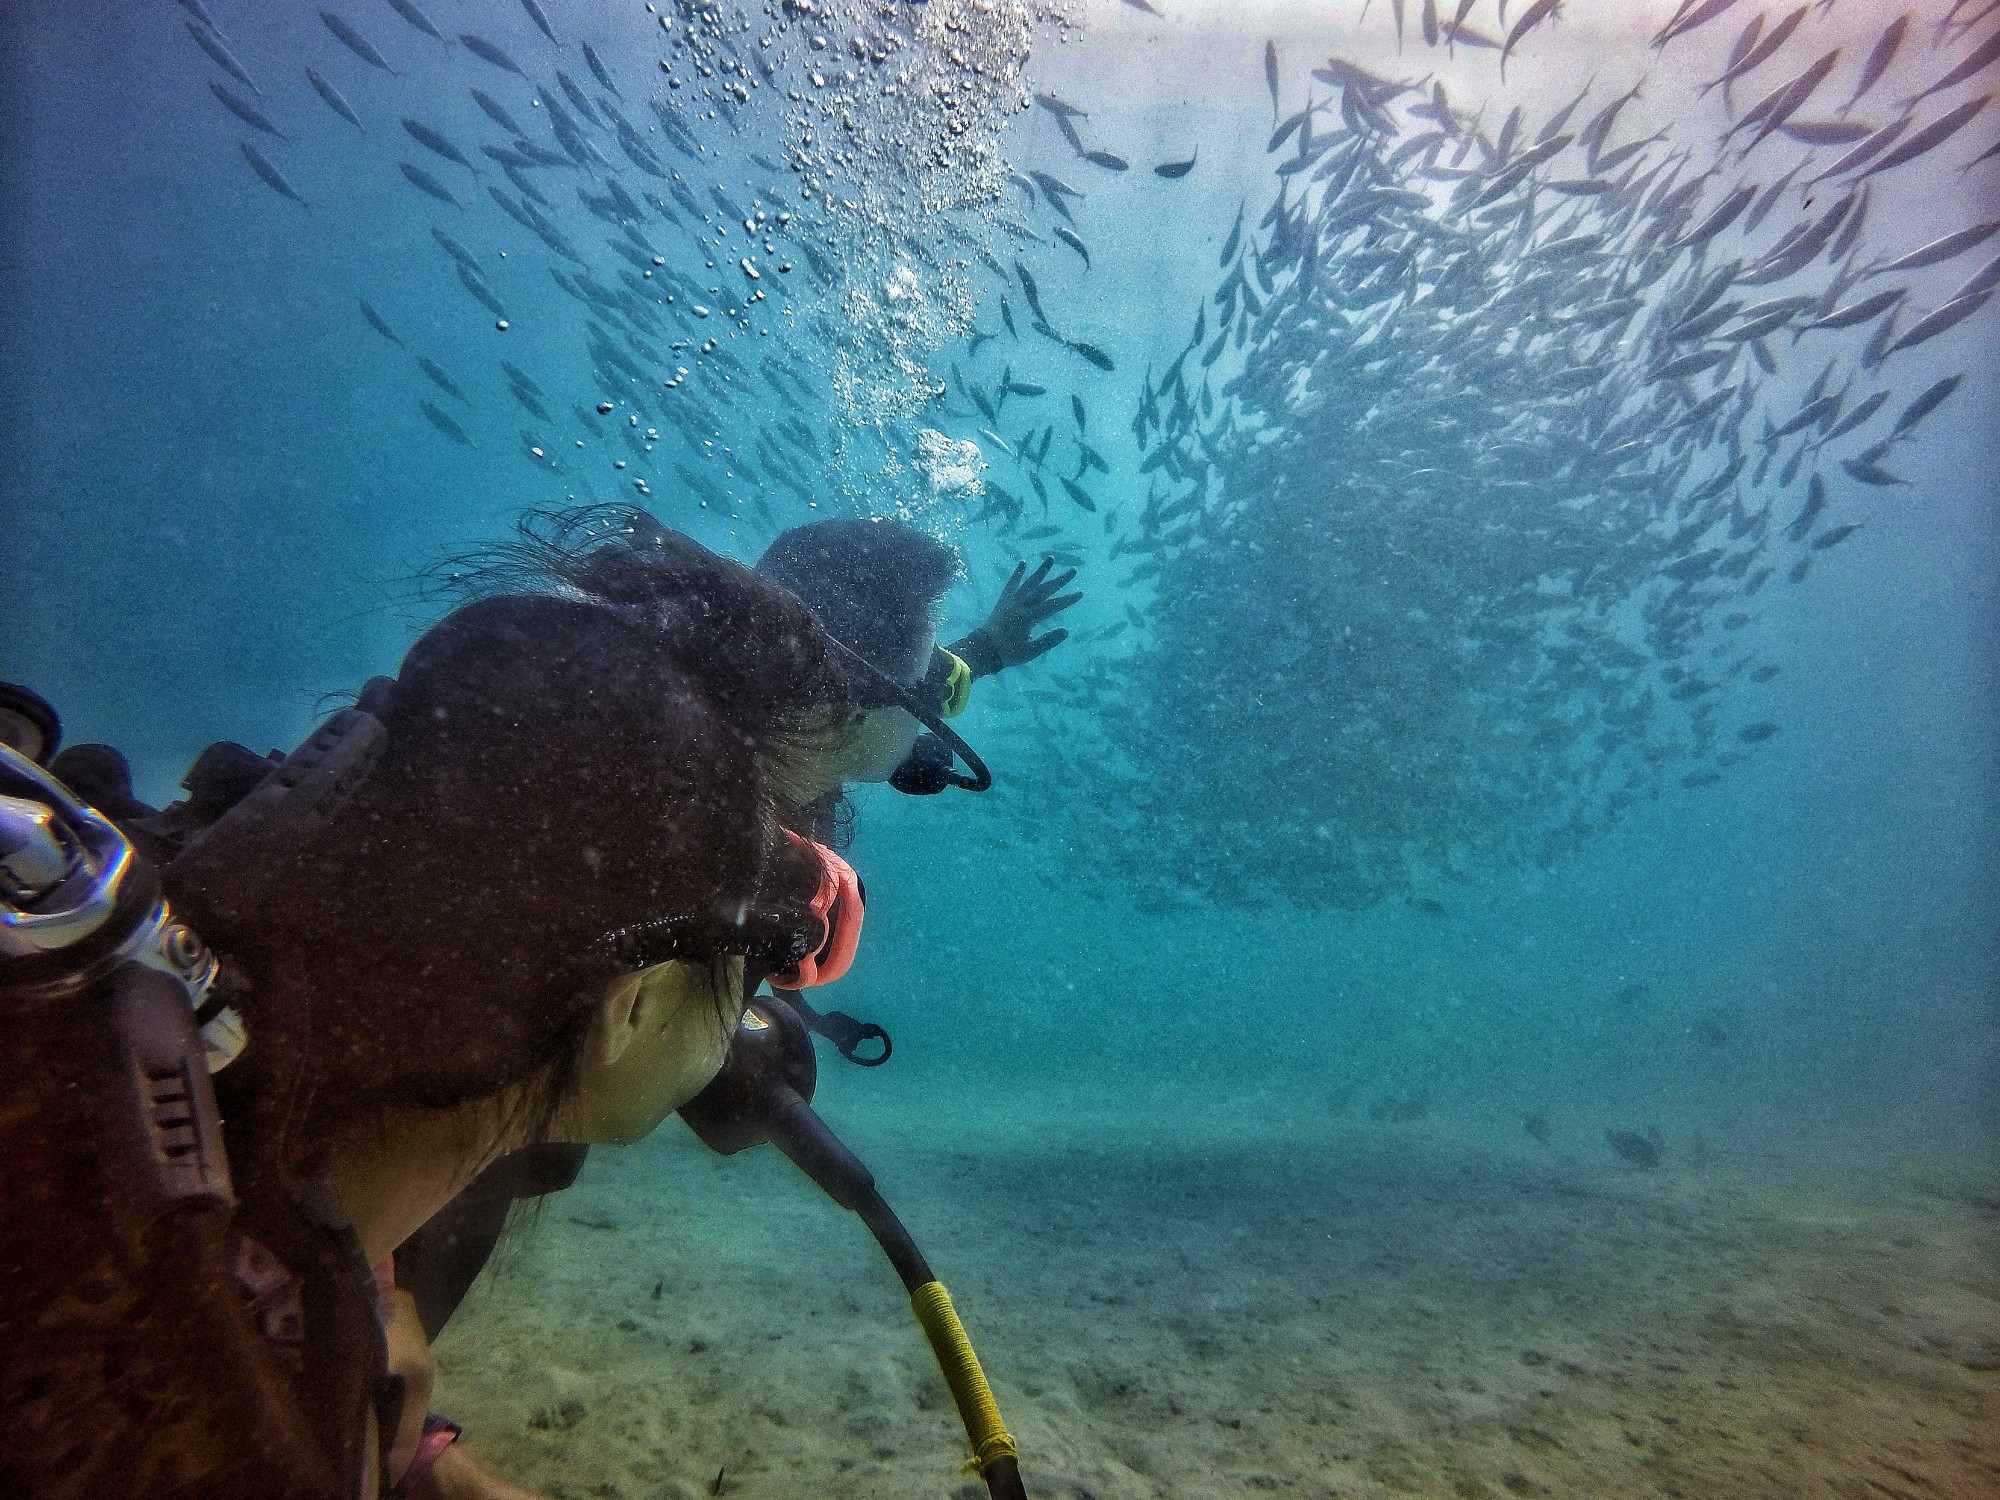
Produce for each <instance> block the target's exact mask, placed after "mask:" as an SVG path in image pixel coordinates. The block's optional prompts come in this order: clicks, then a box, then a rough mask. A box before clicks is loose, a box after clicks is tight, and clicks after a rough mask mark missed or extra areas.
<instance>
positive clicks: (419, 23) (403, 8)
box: [389, 0, 444, 41]
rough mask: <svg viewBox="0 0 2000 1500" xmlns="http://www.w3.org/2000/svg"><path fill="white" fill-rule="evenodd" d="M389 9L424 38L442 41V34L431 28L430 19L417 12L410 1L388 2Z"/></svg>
mask: <svg viewBox="0 0 2000 1500" xmlns="http://www.w3.org/2000/svg"><path fill="white" fill-rule="evenodd" d="M389 8H390V9H391V10H393V11H395V13H396V14H397V15H399V16H401V17H402V18H403V19H404V20H405V21H408V22H409V23H410V24H411V25H412V26H414V27H416V28H417V30H419V31H421V32H422V33H423V34H424V35H425V36H434V37H436V38H437V39H438V40H439V41H443V40H444V33H443V32H442V31H439V30H438V29H437V27H435V26H433V25H432V24H431V18H430V17H429V16H427V15H425V14H424V13H423V12H422V11H420V10H418V9H417V7H416V6H415V5H414V4H412V3H411V0H389Z"/></svg>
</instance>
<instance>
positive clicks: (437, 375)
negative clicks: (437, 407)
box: [417, 354, 472, 406]
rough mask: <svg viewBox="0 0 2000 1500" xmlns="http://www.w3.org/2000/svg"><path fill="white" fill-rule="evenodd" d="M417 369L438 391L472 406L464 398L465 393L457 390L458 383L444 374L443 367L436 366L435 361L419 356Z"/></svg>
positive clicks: (425, 356)
mask: <svg viewBox="0 0 2000 1500" xmlns="http://www.w3.org/2000/svg"><path fill="white" fill-rule="evenodd" d="M417 368H418V369H419V370H422V371H423V372H424V374H426V375H428V376H429V377H430V378H431V380H432V381H433V382H434V383H435V384H436V386H437V388H438V389H439V390H441V391H443V392H445V394H447V395H449V396H455V397H456V398H457V399H459V400H460V401H464V402H465V404H466V405H467V406H470V405H472V402H471V401H470V400H468V399H467V398H466V394H465V392H464V391H462V390H460V389H459V388H458V382H457V381H455V380H453V379H452V378H451V377H450V376H449V375H447V374H445V372H444V368H443V366H441V365H440V364H438V362H437V361H436V360H434V359H431V358H429V357H428V356H427V355H422V354H419V355H418V356H417Z"/></svg>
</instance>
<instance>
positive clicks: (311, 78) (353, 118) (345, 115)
mask: <svg viewBox="0 0 2000 1500" xmlns="http://www.w3.org/2000/svg"><path fill="white" fill-rule="evenodd" d="M306 81H307V82H308V83H310V84H311V85H312V86H313V92H314V93H316V94H318V95H319V96H320V98H322V99H324V100H325V101H326V107H327V108H328V109H330V110H332V111H333V112H334V113H335V114H337V115H339V116H340V118H341V119H343V120H345V121H347V123H348V124H350V125H352V126H353V127H354V128H355V129H356V130H358V131H360V132H361V133H362V134H363V135H366V134H368V127H367V126H366V125H363V124H362V123H361V116H359V115H357V114H356V113H355V112H354V106H353V105H351V104H349V103H348V102H347V100H346V98H345V96H343V95H342V94H341V92H340V90H339V89H337V88H335V87H334V86H333V85H332V84H330V83H328V82H327V81H326V80H325V79H324V78H322V77H320V76H319V74H318V73H316V72H314V71H313V70H312V69H311V68H307V69H306Z"/></svg>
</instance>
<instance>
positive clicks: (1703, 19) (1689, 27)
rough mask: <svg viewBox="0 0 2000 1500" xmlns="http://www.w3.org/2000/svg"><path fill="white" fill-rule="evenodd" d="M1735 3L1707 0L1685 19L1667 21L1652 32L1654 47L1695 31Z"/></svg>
mask: <svg viewBox="0 0 2000 1500" xmlns="http://www.w3.org/2000/svg"><path fill="white" fill-rule="evenodd" d="M1735 3H1736V0H1707V3H1706V4H1704V5H1701V6H1699V7H1697V8H1696V10H1695V11H1694V12H1693V13H1692V14H1691V15H1689V16H1687V17H1686V18H1685V19H1683V20H1681V21H1679V22H1678V23H1676V22H1673V21H1669V22H1668V23H1667V24H1666V25H1665V26H1663V27H1661V28H1660V29H1659V31H1658V32H1656V33H1655V34H1654V36H1653V47H1654V49H1655V50H1656V51H1657V50H1658V49H1659V48H1662V47H1664V46H1666V45H1667V43H1668V42H1671V41H1673V40H1674V39H1675V38H1676V37H1682V36H1686V35H1687V34H1688V33H1689V32H1690V31H1695V30H1698V29H1699V28H1701V27H1703V26H1706V25H1707V24H1708V23H1709V22H1710V21H1713V20H1714V19H1715V18H1716V17H1717V16H1720V15H1721V14H1723V12H1725V11H1727V10H1728V9H1729V8H1730V6H1732V5H1734V4H1735Z"/></svg>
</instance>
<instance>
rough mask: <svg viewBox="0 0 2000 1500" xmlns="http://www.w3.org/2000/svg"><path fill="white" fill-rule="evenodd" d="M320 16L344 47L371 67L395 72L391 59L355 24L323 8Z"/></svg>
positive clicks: (385, 71)
mask: <svg viewBox="0 0 2000 1500" xmlns="http://www.w3.org/2000/svg"><path fill="white" fill-rule="evenodd" d="M319 18H320V20H322V21H324V22H325V23H326V29H327V30H328V31H330V32H332V33H333V34H334V35H335V36H336V37H338V38H339V39H340V44H341V45H342V46H343V47H345V48H346V49H347V50H348V51H349V52H352V53H353V54H354V55H355V56H356V57H358V58H360V59H361V60H362V61H363V62H365V63H367V64H368V65H369V66H370V67H374V68H380V69H381V70H382V71H383V72H384V73H394V72H395V71H396V70H395V69H394V68H392V67H390V66H389V59H388V58H386V57H384V56H383V55H382V54H381V53H379V52H377V51H376V50H375V46H374V43H372V42H370V41H369V40H368V38H367V37H365V36H363V35H362V34H361V33H360V32H358V31H356V30H355V29H354V28H353V26H351V25H350V24H348V22H347V21H346V20H345V19H344V18H342V17H341V16H340V15H338V14H337V13H336V12H334V11H330V10H323V11H321V12H320V13H319Z"/></svg>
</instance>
